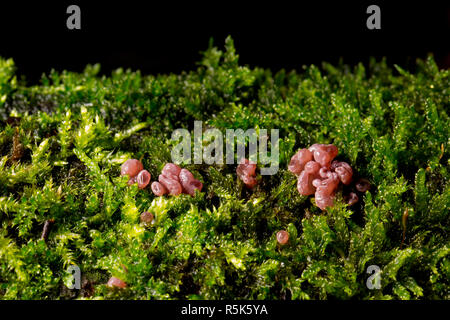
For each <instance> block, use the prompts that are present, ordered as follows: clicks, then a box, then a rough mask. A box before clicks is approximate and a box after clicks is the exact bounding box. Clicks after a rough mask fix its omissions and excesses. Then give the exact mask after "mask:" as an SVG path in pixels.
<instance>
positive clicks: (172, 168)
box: [161, 163, 181, 177]
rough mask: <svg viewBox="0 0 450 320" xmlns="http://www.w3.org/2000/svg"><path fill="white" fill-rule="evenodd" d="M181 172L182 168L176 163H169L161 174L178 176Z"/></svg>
mask: <svg viewBox="0 0 450 320" xmlns="http://www.w3.org/2000/svg"><path fill="white" fill-rule="evenodd" d="M180 172H181V168H180V167H179V166H177V165H176V164H174V163H167V164H166V165H165V166H164V168H163V169H162V171H161V174H163V175H165V176H171V175H173V176H176V177H178V176H179V174H180Z"/></svg>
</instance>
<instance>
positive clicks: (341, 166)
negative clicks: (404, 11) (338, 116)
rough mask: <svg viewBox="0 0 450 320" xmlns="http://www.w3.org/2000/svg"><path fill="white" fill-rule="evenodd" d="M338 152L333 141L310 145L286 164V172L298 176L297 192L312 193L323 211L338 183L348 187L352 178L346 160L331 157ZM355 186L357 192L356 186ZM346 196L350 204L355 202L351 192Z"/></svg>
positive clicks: (305, 194) (355, 198)
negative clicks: (331, 142) (287, 170)
mask: <svg viewBox="0 0 450 320" xmlns="http://www.w3.org/2000/svg"><path fill="white" fill-rule="evenodd" d="M337 155H338V148H337V147H336V146H334V145H332V144H313V145H312V146H311V147H309V148H308V149H306V148H305V149H300V150H299V151H298V152H297V153H296V154H295V155H294V156H293V157H292V158H291V161H290V162H289V165H288V169H289V171H291V172H292V173H294V174H295V175H297V176H298V180H297V190H298V192H299V193H300V194H301V195H304V196H309V195H312V194H314V196H315V201H316V205H317V206H318V207H319V208H320V209H322V210H325V208H326V207H331V206H333V202H334V197H335V193H336V190H337V188H338V187H339V184H340V183H342V184H343V185H346V186H347V185H349V184H350V183H351V182H352V179H353V169H352V167H351V166H350V165H349V164H348V163H347V162H342V161H337V160H334V158H335V157H336V156H337ZM367 183H368V182H367ZM356 188H357V190H358V191H359V189H358V185H357V186H356ZM360 189H361V190H363V189H364V188H363V187H361V188H360ZM367 189H368V187H367ZM367 189H365V190H364V191H361V192H365V191H367ZM347 198H348V199H347V201H348V204H349V205H353V204H355V203H356V202H358V196H357V195H356V193H354V192H351V193H350V194H349V195H348V196H347Z"/></svg>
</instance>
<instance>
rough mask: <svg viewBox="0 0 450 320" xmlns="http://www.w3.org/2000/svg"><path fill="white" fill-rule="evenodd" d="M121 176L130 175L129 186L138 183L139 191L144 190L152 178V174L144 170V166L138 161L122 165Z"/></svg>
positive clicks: (134, 160) (129, 161)
mask: <svg viewBox="0 0 450 320" xmlns="http://www.w3.org/2000/svg"><path fill="white" fill-rule="evenodd" d="M120 175H122V176H125V175H128V177H129V180H128V185H132V184H135V183H136V182H137V184H138V187H139V189H144V188H145V187H147V185H148V184H149V183H150V179H151V178H152V176H151V174H150V172H148V171H147V170H145V169H144V165H143V164H142V162H140V161H139V160H137V159H128V160H127V161H125V162H124V163H123V164H122V167H121V169H120Z"/></svg>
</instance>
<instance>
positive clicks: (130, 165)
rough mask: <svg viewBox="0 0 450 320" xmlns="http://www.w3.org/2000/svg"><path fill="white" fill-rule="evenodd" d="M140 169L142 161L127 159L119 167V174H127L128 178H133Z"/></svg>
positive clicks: (142, 168)
mask: <svg viewBox="0 0 450 320" xmlns="http://www.w3.org/2000/svg"><path fill="white" fill-rule="evenodd" d="M142 170H144V166H143V164H142V162H140V161H139V160H137V159H128V160H127V161H125V162H124V163H123V164H122V167H121V168H120V175H121V176H124V175H128V176H129V177H130V178H133V177H135V176H137V175H138V173H139V172H140V171H142Z"/></svg>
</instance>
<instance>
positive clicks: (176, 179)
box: [120, 159, 203, 197]
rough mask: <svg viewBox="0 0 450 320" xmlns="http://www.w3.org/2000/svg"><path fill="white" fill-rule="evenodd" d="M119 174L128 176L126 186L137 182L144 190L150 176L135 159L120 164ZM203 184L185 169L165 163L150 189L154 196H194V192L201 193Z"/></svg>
mask: <svg viewBox="0 0 450 320" xmlns="http://www.w3.org/2000/svg"><path fill="white" fill-rule="evenodd" d="M120 174H121V175H122V176H124V175H128V177H129V180H128V185H132V184H135V183H136V182H137V184H138V187H139V189H145V188H146V187H147V185H148V184H149V183H150V180H151V174H150V172H148V171H147V170H144V166H143V165H142V162H140V161H139V160H137V159H128V160H127V161H125V162H124V163H123V164H122V167H121V170H120ZM202 188H203V183H201V182H200V181H199V180H197V179H195V178H194V175H193V174H192V173H191V172H190V171H189V170H187V169H181V168H180V167H179V166H177V165H176V164H174V163H167V164H166V165H165V166H164V168H163V169H162V171H161V174H160V175H159V176H158V181H154V182H153V183H152V184H151V189H152V191H153V193H154V194H155V195H156V196H158V197H159V196H162V195H165V194H170V195H174V196H177V195H179V194H181V193H186V194H189V195H191V196H194V195H195V190H199V191H201V190H202Z"/></svg>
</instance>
